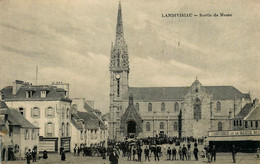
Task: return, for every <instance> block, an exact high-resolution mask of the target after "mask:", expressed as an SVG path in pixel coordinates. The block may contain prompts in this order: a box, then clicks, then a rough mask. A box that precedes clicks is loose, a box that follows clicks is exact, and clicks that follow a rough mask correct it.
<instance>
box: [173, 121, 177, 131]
mask: <svg viewBox="0 0 260 164" xmlns="http://www.w3.org/2000/svg"><path fill="white" fill-rule="evenodd" d="M173 128H174V131H178V123H177V122H174V125H173Z"/></svg>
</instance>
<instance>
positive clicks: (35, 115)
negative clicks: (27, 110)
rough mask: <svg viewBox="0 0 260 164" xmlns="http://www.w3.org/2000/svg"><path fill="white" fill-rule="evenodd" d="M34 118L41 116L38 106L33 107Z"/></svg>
mask: <svg viewBox="0 0 260 164" xmlns="http://www.w3.org/2000/svg"><path fill="white" fill-rule="evenodd" d="M31 114H32V118H40V109H39V108H38V107H34V108H32V111H31Z"/></svg>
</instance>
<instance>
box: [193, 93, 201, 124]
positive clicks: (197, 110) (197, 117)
mask: <svg viewBox="0 0 260 164" xmlns="http://www.w3.org/2000/svg"><path fill="white" fill-rule="evenodd" d="M194 119H195V120H197V121H198V120H200V119H201V102H200V99H199V98H196V101H195V103H194Z"/></svg>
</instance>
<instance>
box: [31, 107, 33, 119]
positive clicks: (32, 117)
mask: <svg viewBox="0 0 260 164" xmlns="http://www.w3.org/2000/svg"><path fill="white" fill-rule="evenodd" d="M31 117H32V118H33V108H31Z"/></svg>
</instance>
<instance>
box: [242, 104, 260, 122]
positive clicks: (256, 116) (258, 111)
mask: <svg viewBox="0 0 260 164" xmlns="http://www.w3.org/2000/svg"><path fill="white" fill-rule="evenodd" d="M245 120H247V121H248V120H260V107H259V106H258V107H256V108H253V110H252V111H251V112H250V113H249V115H248V116H247V117H246V118H245Z"/></svg>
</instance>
